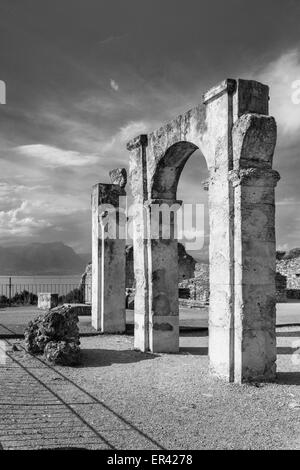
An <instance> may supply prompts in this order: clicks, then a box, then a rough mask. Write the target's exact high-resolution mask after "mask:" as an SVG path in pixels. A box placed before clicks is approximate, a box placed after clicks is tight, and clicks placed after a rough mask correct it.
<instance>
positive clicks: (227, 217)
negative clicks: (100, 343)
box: [92, 79, 280, 383]
mask: <svg viewBox="0 0 300 470" xmlns="http://www.w3.org/2000/svg"><path fill="white" fill-rule="evenodd" d="M275 144H276V122H275V119H274V118H273V117H271V116H269V88H268V86H266V85H264V84H262V83H259V82H256V81H252V80H251V81H250V80H241V79H238V80H233V79H227V80H225V81H223V82H222V83H221V84H219V85H217V86H215V87H214V88H212V89H211V90H209V91H208V92H207V93H205V95H204V96H203V102H202V103H201V104H200V105H198V106H196V107H195V108H194V109H192V110H190V111H188V112H187V113H185V114H183V115H180V116H178V117H177V118H176V119H174V120H173V121H172V122H170V123H168V124H166V125H165V126H163V127H161V128H160V129H158V130H156V131H154V132H152V133H149V134H147V135H146V134H144V135H140V136H138V137H136V138H135V139H133V140H131V141H130V142H129V143H128V145H127V149H128V150H129V152H130V162H129V181H130V185H131V190H132V195H133V199H134V203H135V208H136V209H135V212H134V216H133V246H134V276H135V287H136V293H135V312H134V316H135V319H134V347H135V348H136V349H139V350H141V351H151V352H156V353H176V352H178V351H179V308H178V249H177V239H176V236H175V231H174V224H175V220H176V213H175V212H176V210H177V209H178V207H180V205H181V202H180V201H177V194H176V193H177V186H178V182H179V179H180V175H181V172H182V170H183V168H184V166H185V164H186V162H187V160H188V159H189V157H190V156H191V155H192V154H193V153H194V152H195V151H196V150H198V149H199V150H200V151H201V152H202V153H203V155H204V157H205V160H206V163H207V167H208V171H209V181H208V188H209V220H210V255H209V263H210V275H209V287H210V289H209V290H210V303H209V362H210V370H211V372H212V373H213V374H215V375H217V376H219V377H222V378H224V379H226V380H228V381H230V382H237V383H241V382H243V381H249V380H253V379H257V380H258V379H263V380H273V379H274V378H275V374H276V337H275V302H276V296H275V263H276V251H275V250H276V249H275V202H274V192H275V191H274V190H275V186H276V184H277V181H278V180H279V178H280V177H279V174H278V172H277V171H275V170H273V169H272V161H273V154H274V149H275ZM199 184H201V183H200V182H199ZM123 194H124V188H122V187H121V186H120V185H119V184H115V185H104V184H99V185H96V186H95V187H94V189H93V197H92V200H93V203H92V205H93V288H92V311H93V313H92V317H93V326H94V327H95V328H97V329H101V330H102V331H107V332H116V331H124V328H125V320H124V318H125V316H124V315H125V314H124V313H123V312H124V305H125V302H124V297H123V292H124V293H125V280H124V279H125V277H124V276H125V266H123V262H125V261H123V260H125V242H124V241H123V240H111V239H109V238H108V239H107V238H106V239H105V240H103V233H102V234H101V230H102V232H103V229H101V217H102V215H103V214H102V215H101V214H100V215H99V214H98V211H97V209H98V207H99V204H100V203H101V204H102V203H103V202H105V203H108V204H111V205H112V206H113V207H117V206H118V201H117V200H118V197H119V196H120V195H123ZM157 205H158V206H159V207H161V206H162V205H167V206H168V207H171V208H177V209H174V213H173V216H172V217H171V218H170V236H169V238H168V239H166V238H165V237H161V236H159V237H158V238H152V237H151V233H150V232H151V224H152V222H153V212H154V208H155V207H156V206H157ZM159 223H160V222H159ZM99 227H100V228H99ZM161 229H162V227H160V226H159V227H158V231H159V234H161ZM149 234H150V236H149ZM123 287H124V288H123Z"/></svg>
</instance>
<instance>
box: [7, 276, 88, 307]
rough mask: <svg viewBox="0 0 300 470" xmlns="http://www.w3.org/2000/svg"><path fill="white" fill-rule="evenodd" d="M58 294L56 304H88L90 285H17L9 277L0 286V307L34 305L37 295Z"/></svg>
mask: <svg viewBox="0 0 300 470" xmlns="http://www.w3.org/2000/svg"><path fill="white" fill-rule="evenodd" d="M46 292H49V293H51V294H58V302H59V304H62V303H90V301H91V300H90V299H91V285H90V284H82V285H79V284H78V283H61V282H51V281H50V282H48V281H47V282H42V283H19V282H14V280H13V278H11V277H9V278H8V280H7V283H1V284H0V306H14V305H36V304H37V301H38V294H39V293H46Z"/></svg>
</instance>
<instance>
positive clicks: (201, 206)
mask: <svg viewBox="0 0 300 470" xmlns="http://www.w3.org/2000/svg"><path fill="white" fill-rule="evenodd" d="M207 181H208V168H207V163H206V161H205V158H204V156H203V154H202V152H201V151H200V150H199V149H198V150H196V151H195V152H194V153H193V154H192V155H191V156H190V157H189V158H188V160H187V161H186V163H185V165H184V168H183V169H182V173H181V176H180V179H179V182H178V187H177V199H179V200H181V201H182V209H183V215H184V220H183V224H182V225H183V231H182V234H181V237H178V282H179V283H178V301H179V326H180V330H179V347H180V351H183V352H185V351H186V352H192V353H198V354H207V353H208V304H209V207H208V187H207ZM179 235H180V234H179Z"/></svg>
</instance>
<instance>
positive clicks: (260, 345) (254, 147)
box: [230, 114, 280, 383]
mask: <svg viewBox="0 0 300 470" xmlns="http://www.w3.org/2000/svg"><path fill="white" fill-rule="evenodd" d="M233 143H234V157H235V161H234V166H235V168H236V169H234V170H233V171H232V172H231V175H230V179H231V181H232V185H233V191H234V211H235V223H234V285H235V296H234V379H235V382H237V383H241V382H243V381H249V380H261V379H262V380H273V379H274V378H275V376H276V331H275V326H276V287H275V273H276V240H275V191H274V188H275V186H276V184H277V181H278V180H279V178H280V177H279V174H278V172H277V171H275V170H272V158H273V152H274V147H275V143H276V124H275V121H274V119H273V118H272V117H268V116H262V115H261V116H259V115H249V114H248V115H244V116H243V117H241V118H240V119H239V121H238V122H237V123H236V124H235V127H234V129H233Z"/></svg>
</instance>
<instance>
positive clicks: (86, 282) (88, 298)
mask: <svg viewBox="0 0 300 470" xmlns="http://www.w3.org/2000/svg"><path fill="white" fill-rule="evenodd" d="M79 289H80V290H81V292H82V294H83V295H82V298H83V301H84V302H85V303H86V304H91V303H92V263H91V262H90V263H88V265H87V266H86V268H85V271H84V273H83V274H82V276H81V280H80V286H79Z"/></svg>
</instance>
